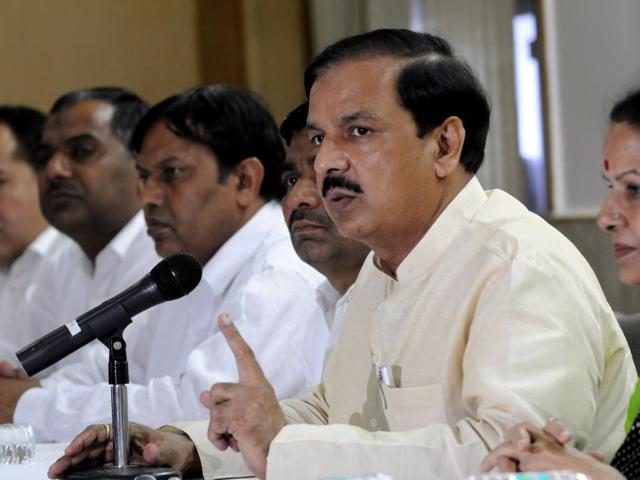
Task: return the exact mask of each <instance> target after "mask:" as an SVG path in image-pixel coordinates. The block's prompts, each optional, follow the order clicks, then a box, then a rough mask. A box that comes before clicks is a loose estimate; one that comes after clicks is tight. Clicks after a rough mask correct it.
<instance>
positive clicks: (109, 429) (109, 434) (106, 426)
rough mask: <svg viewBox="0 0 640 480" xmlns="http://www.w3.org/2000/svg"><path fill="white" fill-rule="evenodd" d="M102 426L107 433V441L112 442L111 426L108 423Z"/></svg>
mask: <svg viewBox="0 0 640 480" xmlns="http://www.w3.org/2000/svg"><path fill="white" fill-rule="evenodd" d="M102 426H103V427H104V428H105V430H106V431H107V440H111V425H109V424H108V423H103V424H102Z"/></svg>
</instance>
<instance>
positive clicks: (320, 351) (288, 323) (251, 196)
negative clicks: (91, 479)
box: [15, 86, 328, 440]
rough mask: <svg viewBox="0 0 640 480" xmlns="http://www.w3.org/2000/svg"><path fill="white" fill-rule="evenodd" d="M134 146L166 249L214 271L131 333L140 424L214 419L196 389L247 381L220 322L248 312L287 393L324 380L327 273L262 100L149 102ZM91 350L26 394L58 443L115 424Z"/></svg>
mask: <svg viewBox="0 0 640 480" xmlns="http://www.w3.org/2000/svg"><path fill="white" fill-rule="evenodd" d="M130 147H131V151H133V152H134V153H135V156H136V166H137V169H138V174H139V179H140V180H139V186H140V198H141V201H142V203H143V206H144V215H145V219H146V223H147V228H148V233H149V235H150V236H151V237H152V238H153V240H154V241H155V248H156V250H157V252H158V253H159V254H160V255H161V256H168V255H171V254H174V253H177V252H181V251H186V252H188V253H191V254H192V255H193V256H194V257H195V258H196V259H197V260H198V261H199V262H200V263H201V265H203V279H202V281H201V283H200V285H199V286H198V287H197V288H196V289H195V290H194V291H193V292H192V293H191V294H190V295H188V296H187V297H185V298H183V299H180V300H177V301H174V302H168V303H166V304H163V305H160V306H157V307H154V309H152V310H151V311H150V312H149V314H148V315H147V316H146V317H145V318H144V320H142V321H134V324H133V325H131V326H130V327H129V328H128V329H127V330H125V334H126V332H127V331H129V330H130V331H132V332H133V333H131V334H130V339H128V352H127V353H128V361H129V368H130V381H131V383H130V385H129V388H128V397H129V417H130V419H131V420H133V421H138V422H143V423H147V424H150V425H153V426H158V425H161V424H163V423H168V422H172V421H179V420H185V419H193V418H206V415H207V411H206V408H204V407H203V406H202V404H200V402H199V401H198V394H199V392H200V391H202V390H203V389H206V388H208V387H209V385H210V384H211V383H213V382H217V381H236V380H237V372H236V367H235V362H234V359H233V356H232V355H231V352H230V351H229V349H228V348H227V347H226V344H225V341H224V338H223V337H222V335H221V334H220V332H219V330H218V328H217V325H216V321H215V319H216V317H217V315H218V314H219V313H221V312H229V313H230V314H232V315H234V318H237V319H238V325H239V326H240V328H241V329H242V331H243V333H244V334H245V335H246V337H247V339H248V341H250V342H251V343H252V345H253V346H254V348H255V351H256V355H257V357H258V358H260V359H261V360H262V362H263V364H264V365H265V371H266V372H267V375H268V376H269V378H270V380H271V382H272V384H273V385H274V389H275V392H276V393H277V395H279V396H282V397H284V396H292V395H295V394H297V393H300V392H301V391H303V390H304V389H305V388H306V387H308V386H309V385H311V384H313V383H316V382H317V381H318V380H319V371H320V369H321V365H322V361H323V358H324V353H325V350H326V344H327V337H328V329H327V325H326V322H325V320H324V318H323V314H322V311H321V308H320V306H319V305H318V303H317V301H316V298H315V289H316V287H317V286H318V284H319V283H320V282H321V281H322V280H323V278H322V276H321V275H319V274H318V273H317V272H315V271H314V270H313V269H312V268H311V267H309V266H308V265H306V264H304V262H302V261H301V260H300V259H299V258H298V257H297V256H296V254H295V252H294V250H293V247H292V245H291V241H290V239H289V235H288V232H287V227H286V224H285V222H284V220H283V216H282V210H281V208H280V206H279V204H278V200H279V198H280V196H281V185H280V171H281V167H282V162H283V157H284V151H283V148H282V144H281V142H280V138H279V135H278V129H277V126H276V125H275V122H274V121H273V118H272V117H271V115H270V113H269V112H268V110H267V108H266V107H265V106H264V104H263V103H262V101H261V100H259V99H258V98H257V97H256V96H255V95H254V94H252V93H250V92H248V91H245V90H242V89H239V88H234V87H226V86H210V87H201V88H196V89H193V90H189V91H186V92H184V93H182V94H179V95H176V96H173V97H170V98H169V99H167V100H165V101H163V102H161V103H159V104H158V105H156V106H154V107H153V108H152V109H151V110H149V112H148V113H147V114H146V115H145V116H144V117H143V118H142V119H141V121H140V122H139V124H138V125H137V127H136V130H135V132H134V134H133V136H132V139H131V142H130ZM310 339H312V341H309V340H310ZM91 354H92V355H91V358H90V359H89V360H87V361H86V362H84V363H83V364H82V365H77V366H75V368H73V369H72V368H70V367H69V368H65V369H63V370H61V371H59V372H57V373H56V374H55V375H54V376H52V377H51V378H50V379H48V380H46V381H44V382H43V385H45V386H46V387H47V388H44V389H33V390H32V391H30V392H27V394H26V395H25V397H26V398H25V399H21V400H20V402H19V403H18V407H17V410H16V415H15V419H16V420H20V421H23V422H29V423H31V424H32V425H33V426H34V428H35V430H36V433H37V434H38V435H39V437H40V438H41V439H51V440H63V439H67V438H69V437H70V436H72V435H73V434H76V433H77V432H78V431H79V430H80V429H81V427H83V426H85V425H86V424H88V423H94V422H98V423H100V422H110V408H109V390H108V386H107V385H106V384H102V385H98V386H87V385H84V384H86V383H94V382H95V381H100V380H102V381H103V382H104V380H105V378H104V375H105V371H106V369H105V367H104V365H105V364H104V363H103V362H101V360H100V359H101V355H99V354H97V353H96V352H95V351H94V350H92V351H91ZM100 377H102V378H100ZM69 381H71V382H73V383H75V385H71V384H69Z"/></svg>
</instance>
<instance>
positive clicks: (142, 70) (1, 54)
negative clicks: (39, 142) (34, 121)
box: [0, 0, 201, 109]
mask: <svg viewBox="0 0 640 480" xmlns="http://www.w3.org/2000/svg"><path fill="white" fill-rule="evenodd" d="M0 12H1V13H0V45H2V48H0V66H1V69H2V70H1V71H2V75H0V102H1V103H26V104H30V105H34V106H37V107H40V108H44V109H48V108H49V106H50V105H51V102H52V101H53V100H55V98H56V97H57V96H58V95H59V94H60V93H62V92H65V91H67V90H71V89H75V88H79V87H85V86H93V85H106V84H113V85H126V86H128V87H130V88H132V89H133V90H135V91H137V92H138V93H140V94H141V95H143V96H144V97H146V98H147V99H148V100H150V101H157V100H160V99H162V98H163V97H165V96H167V95H168V94H170V93H174V92H176V91H178V90H181V89H183V88H185V87H188V86H190V85H193V84H196V83H200V81H201V73H200V70H201V68H200V61H199V50H198V35H197V30H196V13H197V4H196V1H195V0H133V1H132V0H81V1H79V0H55V1H51V0H28V1H24V0H0Z"/></svg>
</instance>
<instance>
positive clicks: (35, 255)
mask: <svg viewBox="0 0 640 480" xmlns="http://www.w3.org/2000/svg"><path fill="white" fill-rule="evenodd" d="M73 245H75V244H74V242H73V241H72V240H71V239H70V238H69V237H67V236H65V235H63V234H62V233H60V232H58V231H57V230H56V229H54V228H53V227H47V228H46V229H45V230H43V231H42V232H41V233H40V234H39V235H38V236H37V237H36V238H35V239H34V240H33V241H32V242H31V244H30V245H29V246H28V247H27V248H26V249H25V250H24V252H22V254H21V255H20V256H19V257H18V258H17V259H16V260H15V261H14V262H13V263H12V264H11V266H10V267H9V268H7V269H3V271H2V280H0V332H2V333H1V334H0V359H2V360H8V361H10V362H11V363H13V364H14V365H16V366H18V365H19V363H18V359H17V358H16V356H15V352H17V351H18V350H20V349H21V348H23V347H25V346H27V345H28V344H30V343H31V342H32V341H34V340H36V339H37V338H39V337H41V336H42V335H44V334H46V333H48V332H49V331H50V330H53V329H54V328H56V327H58V326H59V324H56V323H55V322H52V321H47V320H52V318H51V317H47V318H36V317H35V316H34V315H32V313H31V311H32V309H33V303H34V295H36V293H38V294H39V295H45V298H44V300H46V301H48V300H50V299H51V296H50V295H48V294H47V293H46V292H43V291H42V290H39V289H38V287H37V285H38V283H41V282H42V281H43V278H42V277H43V272H44V271H45V270H46V268H47V265H50V264H54V263H55V262H56V261H57V259H58V257H59V256H60V255H61V254H62V252H63V251H64V249H66V248H69V247H73ZM38 290H39V291H38ZM40 300H43V299H40Z"/></svg>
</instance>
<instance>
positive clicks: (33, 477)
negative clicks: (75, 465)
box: [0, 443, 67, 480]
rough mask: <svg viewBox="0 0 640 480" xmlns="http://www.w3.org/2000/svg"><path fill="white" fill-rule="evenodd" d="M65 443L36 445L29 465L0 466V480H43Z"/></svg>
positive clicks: (60, 453)
mask: <svg viewBox="0 0 640 480" xmlns="http://www.w3.org/2000/svg"><path fill="white" fill-rule="evenodd" d="M66 446H67V443H38V444H37V445H36V454H35V456H34V458H33V460H32V461H31V462H29V463H24V464H18V465H0V480H44V479H46V478H47V470H49V465H51V464H52V463H53V462H54V461H55V460H57V459H58V458H60V457H61V456H62V453H63V452H64V448H65V447H66Z"/></svg>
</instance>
